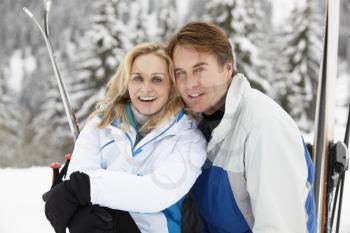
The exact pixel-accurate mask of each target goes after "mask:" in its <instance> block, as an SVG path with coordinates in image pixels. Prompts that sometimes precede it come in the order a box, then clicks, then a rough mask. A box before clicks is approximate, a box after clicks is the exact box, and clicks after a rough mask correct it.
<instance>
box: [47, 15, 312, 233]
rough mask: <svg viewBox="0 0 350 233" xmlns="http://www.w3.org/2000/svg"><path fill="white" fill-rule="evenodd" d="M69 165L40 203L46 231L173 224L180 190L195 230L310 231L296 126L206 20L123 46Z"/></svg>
mask: <svg viewBox="0 0 350 233" xmlns="http://www.w3.org/2000/svg"><path fill="white" fill-rule="evenodd" d="M179 95H180V96H181V98H182V99H181V98H180V97H179ZM183 101H184V102H183ZM198 113H200V119H198V115H199V114H198ZM207 142H208V144H207ZM68 174H70V178H69V180H66V181H64V182H62V183H60V184H58V185H56V186H55V187H54V188H53V189H52V190H51V193H50V197H49V198H48V200H47V202H46V205H45V214H46V216H47V218H48V219H49V221H50V223H51V225H52V226H53V227H54V229H55V231H56V232H57V233H64V232H66V231H65V229H66V227H68V228H69V229H70V232H71V233H100V232H101V233H102V232H108V233H134V232H142V233H146V232H147V233H166V232H169V233H179V232H181V224H182V223H186V220H187V219H181V208H182V206H183V203H184V197H185V196H186V195H187V194H188V193H190V195H191V197H192V198H193V200H194V203H195V206H196V209H197V211H198V213H199V216H200V227H201V232H210V233H223V232H225V233H247V232H254V233H277V232H278V233H282V232H283V233H288V232H290V233H306V232H308V233H309V232H315V230H316V229H315V225H316V223H315V205H314V199H313V192H312V185H313V175H314V170H313V164H312V162H311V159H310V156H309V153H308V151H307V149H306V147H305V144H304V142H303V139H302V136H301V134H300V132H299V130H298V129H297V127H296V125H295V123H294V122H293V120H292V119H291V118H290V117H289V116H288V115H287V114H286V113H285V112H284V111H283V110H282V109H281V108H280V107H279V106H278V105H277V104H276V103H274V102H273V101H272V100H271V99H270V98H268V97H267V96H265V95H264V94H262V93H260V92H259V91H257V90H254V89H252V88H251V87H250V85H249V82H248V81H247V79H246V78H245V77H244V76H243V74H240V73H238V72H237V70H236V69H235V67H234V58H233V54H232V47H231V45H230V42H229V41H228V39H227V37H226V36H225V34H224V32H223V31H222V30H221V29H220V28H218V27H217V26H215V25H213V24H209V23H204V22H192V23H188V24H186V25H185V26H183V27H182V28H181V29H180V30H179V32H178V33H177V34H175V35H174V36H173V37H172V39H171V40H170V41H169V43H168V45H167V48H164V47H162V46H160V45H156V44H151V43H146V44H141V45H138V46H136V47H135V48H133V49H132V50H131V51H129V52H128V54H127V55H126V57H125V58H124V61H123V63H121V64H120V66H119V68H118V71H117V72H116V74H115V76H114V77H113V78H112V79H111V81H110V82H109V85H108V91H107V94H106V96H105V97H104V99H103V100H102V101H101V102H100V103H99V104H98V107H97V109H96V110H95V111H94V112H93V113H92V114H91V116H90V118H89V120H88V122H87V124H86V126H85V127H84V129H83V131H82V132H81V134H80V136H79V138H78V140H77V142H76V145H75V148H74V152H73V156H72V160H71V163H70V167H69V171H68Z"/></svg>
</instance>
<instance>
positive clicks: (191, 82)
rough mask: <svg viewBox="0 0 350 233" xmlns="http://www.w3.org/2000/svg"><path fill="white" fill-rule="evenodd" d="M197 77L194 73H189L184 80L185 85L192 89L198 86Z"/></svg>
mask: <svg viewBox="0 0 350 233" xmlns="http://www.w3.org/2000/svg"><path fill="white" fill-rule="evenodd" d="M199 84H200V83H199V78H198V77H197V76H196V75H189V76H188V78H187V82H186V87H187V88H188V89H192V88H194V87H197V86H199Z"/></svg>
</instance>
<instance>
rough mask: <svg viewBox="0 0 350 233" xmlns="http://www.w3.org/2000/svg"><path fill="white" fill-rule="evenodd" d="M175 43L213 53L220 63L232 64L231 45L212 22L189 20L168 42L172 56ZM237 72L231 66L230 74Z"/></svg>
mask: <svg viewBox="0 0 350 233" xmlns="http://www.w3.org/2000/svg"><path fill="white" fill-rule="evenodd" d="M176 45H182V46H185V47H188V48H193V49H195V50H197V51H198V52H207V53H211V54H213V55H214V56H215V57H216V58H217V61H218V63H219V64H220V65H224V64H226V63H227V62H231V63H232V65H233V66H234V64H235V63H234V59H233V53H232V46H231V44H230V42H229V40H228V38H227V36H226V34H225V32H224V31H223V30H221V29H220V28H219V27H218V26H216V25H215V24H212V23H207V22H200V21H196V22H190V23H187V24H186V25H184V26H183V27H182V28H181V29H180V30H179V31H178V32H177V33H176V34H175V35H174V36H173V37H172V38H171V39H170V40H169V42H168V52H169V54H170V56H171V57H173V50H174V48H175V46H176ZM236 73H237V71H236V69H235V68H234V67H233V73H232V75H235V74H236Z"/></svg>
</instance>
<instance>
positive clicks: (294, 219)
mask: <svg viewBox="0 0 350 233" xmlns="http://www.w3.org/2000/svg"><path fill="white" fill-rule="evenodd" d="M267 122H268V124H267ZM245 146H246V148H247V150H246V152H247V153H246V155H245V166H246V180H247V189H248V193H249V195H250V198H251V204H252V211H253V215H254V225H253V229H252V231H253V232H254V233H277V232H285V233H292V232H307V214H306V209H305V203H306V200H307V196H308V193H309V190H310V188H311V187H310V185H308V184H307V178H308V168H307V164H306V159H305V155H304V146H303V141H302V137H301V135H300V133H299V131H298V129H297V127H296V126H295V124H294V123H293V122H291V120H289V119H281V118H276V119H273V120H271V119H263V120H262V121H261V122H260V123H259V124H256V126H254V127H253V130H252V132H251V133H250V135H249V136H248V139H247V141H246V145H245ZM308 186H309V187H308Z"/></svg>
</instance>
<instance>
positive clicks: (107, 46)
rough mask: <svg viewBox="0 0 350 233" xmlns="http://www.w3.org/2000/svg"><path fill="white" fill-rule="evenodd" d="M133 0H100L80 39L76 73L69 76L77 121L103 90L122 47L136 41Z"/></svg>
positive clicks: (127, 46)
mask: <svg viewBox="0 0 350 233" xmlns="http://www.w3.org/2000/svg"><path fill="white" fill-rule="evenodd" d="M133 4H134V2H132V3H128V1H122V0H99V1H98V2H96V4H95V8H96V9H97V14H96V15H95V16H93V17H92V26H91V29H90V30H88V31H87V32H86V33H85V34H84V35H83V37H82V38H81V39H80V40H79V44H80V45H81V47H80V48H79V51H80V52H79V54H78V58H77V66H78V70H77V76H76V77H75V78H74V80H72V89H71V91H72V100H73V102H74V103H75V106H78V109H77V116H78V119H79V121H82V120H86V118H87V116H88V115H89V114H90V113H91V112H92V111H93V109H94V107H95V104H96V102H97V101H98V100H100V99H101V98H102V97H103V96H104V94H105V90H106V84H107V82H108V80H109V79H110V78H111V76H112V75H113V74H114V73H115V71H116V69H117V67H118V65H119V63H120V61H121V60H122V58H123V56H124V54H125V51H126V50H127V49H129V48H131V47H132V46H133V45H134V43H135V41H138V40H139V39H138V37H139V33H138V32H137V31H134V30H133V28H129V27H128V26H130V25H132V26H133V27H136V26H137V25H138V23H137V22H135V20H133V18H131V17H130V14H129V10H130V7H132V6H134V5H133Z"/></svg>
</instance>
